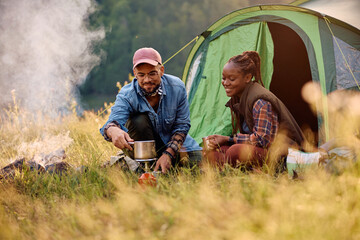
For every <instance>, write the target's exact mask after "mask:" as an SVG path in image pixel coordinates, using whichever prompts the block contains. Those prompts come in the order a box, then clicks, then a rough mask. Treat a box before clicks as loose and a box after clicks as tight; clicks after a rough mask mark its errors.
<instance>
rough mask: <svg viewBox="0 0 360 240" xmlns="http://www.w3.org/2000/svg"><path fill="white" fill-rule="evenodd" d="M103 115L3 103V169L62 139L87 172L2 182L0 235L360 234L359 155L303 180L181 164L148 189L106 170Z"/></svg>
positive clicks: (289, 236)
mask: <svg viewBox="0 0 360 240" xmlns="http://www.w3.org/2000/svg"><path fill="white" fill-rule="evenodd" d="M20 112H21V113H20ZM106 117H107V116H105V117H98V116H97V115H96V114H95V113H93V112H85V114H84V116H83V117H82V118H79V117H77V116H75V115H73V116H67V117H64V118H62V119H58V120H54V119H46V117H43V116H42V117H40V116H38V117H36V116H34V115H33V114H32V115H27V114H26V113H24V112H23V111H20V110H19V109H17V108H16V107H13V108H11V109H9V110H7V114H6V115H4V117H2V118H1V119H0V121H1V122H0V123H1V125H0V128H1V129H0V130H1V131H0V142H1V145H0V153H1V154H0V167H4V166H5V165H7V164H8V163H9V161H10V159H14V158H16V157H17V156H20V155H21V156H24V157H26V158H27V159H30V158H31V157H32V156H33V154H35V153H36V151H40V150H41V151H51V150H54V148H56V147H57V146H63V147H65V151H66V155H67V158H66V159H65V160H66V161H67V162H69V163H70V164H72V165H73V166H75V167H77V166H81V165H85V166H88V167H89V170H88V171H87V172H84V173H80V172H76V171H70V172H69V173H68V174H67V175H62V176H59V175H50V174H37V173H35V172H23V173H22V174H18V175H16V177H15V179H14V180H6V181H4V180H3V181H1V182H0V229H1V230H0V239H141V238H146V239H359V238H360V201H359V199H360V178H359V177H360V166H359V161H357V163H355V164H354V165H352V166H351V167H349V168H348V169H347V170H346V171H345V172H344V173H343V174H341V175H338V176H334V175H330V174H328V173H326V172H325V171H323V170H322V169H318V168H314V169H310V170H308V171H307V172H306V173H305V175H304V180H302V181H294V180H291V179H289V177H288V175H287V174H282V175H279V176H277V177H274V176H272V175H269V174H266V173H244V172H241V171H240V170H238V169H232V168H227V169H225V171H223V172H221V173H220V172H217V171H215V170H212V169H206V171H204V172H202V173H200V171H199V169H192V170H189V169H179V170H178V171H177V172H176V173H172V174H170V175H168V176H161V177H159V179H158V186H157V187H156V188H146V189H143V188H141V187H139V186H138V184H137V177H138V176H136V175H134V174H131V173H126V172H122V171H121V170H120V169H117V168H107V169H104V168H100V165H101V164H102V163H104V162H105V161H107V160H109V158H110V156H111V155H114V154H115V153H116V152H117V150H116V149H115V148H114V147H113V146H112V145H111V144H110V143H107V142H106V141H104V140H103V138H102V136H101V135H100V134H99V131H98V129H99V127H100V126H101V125H102V124H103V123H104V122H105V121H106ZM69 139H70V140H69ZM35 142H36V143H37V144H34V143H35ZM39 149H40V150H39Z"/></svg>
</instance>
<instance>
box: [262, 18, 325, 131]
mask: <svg viewBox="0 0 360 240" xmlns="http://www.w3.org/2000/svg"><path fill="white" fill-rule="evenodd" d="M268 27H269V30H270V33H271V36H272V39H273V43H274V61H273V63H274V71H273V76H272V80H271V84H270V90H271V91H272V92H273V93H274V94H275V95H276V96H277V97H278V98H279V99H280V100H281V101H283V102H284V104H285V105H286V106H287V108H288V109H289V111H290V112H291V114H292V115H293V116H294V118H295V120H296V121H297V122H298V124H299V126H300V127H301V128H303V129H304V128H310V129H311V130H312V131H313V132H314V133H317V130H318V120H317V117H316V116H315V114H314V113H313V112H312V111H311V109H310V107H309V105H308V103H306V102H305V101H304V100H303V98H302V96H301V89H302V87H303V86H304V84H305V83H306V82H309V81H312V77H311V70H310V63H309V57H308V54H307V50H306V47H305V44H304V43H303V41H302V39H301V38H300V36H299V35H298V34H297V33H296V32H295V31H294V30H292V29H291V28H289V27H287V26H286V25H283V24H280V23H274V22H268Z"/></svg>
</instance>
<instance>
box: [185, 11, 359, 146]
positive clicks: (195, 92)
mask: <svg viewBox="0 0 360 240" xmlns="http://www.w3.org/2000/svg"><path fill="white" fill-rule="evenodd" d="M270 23H271V24H280V25H281V26H284V27H286V28H289V29H291V30H292V31H294V32H295V33H296V34H297V35H298V37H300V39H301V41H300V43H301V42H302V43H301V44H303V45H304V46H305V48H304V49H305V50H304V51H306V56H307V61H308V64H307V68H309V72H310V75H309V77H307V78H309V79H304V80H306V81H311V80H312V81H315V82H319V83H320V86H321V90H322V92H323V94H324V95H326V94H328V93H330V92H332V91H334V90H337V89H342V88H345V89H346V88H354V86H358V83H357V82H356V79H359V78H360V76H359V71H358V68H359V65H360V64H359V53H360V31H359V30H358V29H356V28H354V27H352V26H350V25H348V24H346V23H344V22H341V21H340V20H337V19H334V18H332V17H330V16H326V15H322V14H320V13H318V12H315V11H312V10H309V9H305V8H300V7H295V6H289V5H259V6H254V7H249V8H244V9H240V10H238V11H235V12H232V13H230V14H228V15H225V16H224V17H223V18H221V19H219V20H218V21H217V22H215V23H214V24H213V25H211V26H210V27H209V28H208V29H207V30H206V31H204V32H203V34H201V36H200V37H199V39H198V41H197V42H196V43H195V45H194V46H193V48H192V50H191V51H190V53H189V56H188V59H187V61H186V64H185V68H184V72H183V79H184V81H185V83H186V88H187V90H188V98H189V99H188V100H189V104H190V113H191V124H192V127H191V129H190V134H191V135H192V136H193V137H194V138H195V140H196V141H198V142H199V143H200V142H201V138H202V137H204V136H207V135H209V134H214V133H217V134H222V135H227V134H230V133H231V120H230V112H229V109H226V108H225V106H224V104H225V103H226V102H227V101H228V99H229V98H228V97H227V96H226V94H225V91H223V89H222V86H221V73H222V68H223V66H224V65H225V63H226V61H227V60H228V59H229V58H230V57H232V56H234V55H237V54H241V53H242V52H243V51H246V50H255V51H258V52H259V54H260V57H261V59H262V68H261V70H262V78H263V81H264V84H265V87H266V88H268V89H269V88H270V90H271V86H273V85H274V84H271V83H272V81H275V83H276V81H280V80H279V79H274V78H273V70H274V65H273V64H274V63H273V61H274V52H278V51H274V45H276V46H277V47H279V44H274V42H273V40H272V39H273V37H272V34H275V33H274V32H271V31H278V32H276V34H280V35H281V34H282V32H281V28H277V27H275V26H276V25H272V26H274V27H272V28H273V30H272V29H269V26H270V25H269V24H270ZM276 29H277V30H276ZM284 32H286V31H284ZM282 37H283V38H286V36H282ZM289 44H291V43H289ZM297 44H299V43H297ZM339 46H340V49H339ZM280 47H281V46H280ZM294 48H297V46H295V45H294ZM340 50H343V51H340ZM302 55H303V54H302ZM343 55H344V56H345V58H346V59H347V62H349V66H350V69H352V70H353V71H355V79H352V78H351V77H350V76H349V69H348V68H345V67H344V66H345V64H344V62H345V61H344V57H343ZM283 56H284V54H283ZM285 57H287V56H285ZM293 57H294V58H296V56H293ZM280 62H282V63H284V61H280ZM285 64H286V62H285ZM279 67H282V66H277V69H279ZM292 67H293V68H294V71H302V69H296V66H295V67H294V66H292ZM299 67H300V65H299ZM303 70H305V69H303ZM276 76H277V77H278V76H280V75H278V74H277V75H276ZM295 76H296V75H295ZM304 76H305V75H304ZM306 76H307V75H306ZM294 79H296V77H295V78H294ZM282 81H283V80H282ZM289 81H291V79H289ZM301 81H303V80H301ZM301 84H302V83H301ZM301 84H300V85H299V84H294V86H297V87H298V88H300V87H301ZM275 85H276V84H275ZM275 85H274V86H275ZM289 91H300V89H295V90H291V89H289ZM300 100H302V99H300ZM322 106H323V107H325V109H326V107H327V102H326V99H325V98H324V100H323V103H322ZM295 110H296V111H301V109H295ZM290 111H292V109H290ZM327 118H328V117H327V114H326V112H325V114H324V116H323V118H321V119H320V118H318V122H319V128H320V127H321V128H325V138H326V135H328V133H327V131H328V130H327V121H328V119H327Z"/></svg>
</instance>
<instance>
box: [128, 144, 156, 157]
mask: <svg viewBox="0 0 360 240" xmlns="http://www.w3.org/2000/svg"><path fill="white" fill-rule="evenodd" d="M129 144H131V145H132V147H133V148H134V158H135V159H152V158H156V149H155V140H147V141H135V142H129Z"/></svg>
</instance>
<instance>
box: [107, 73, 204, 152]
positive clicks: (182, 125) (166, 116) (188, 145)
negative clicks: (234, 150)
mask: <svg viewBox="0 0 360 240" xmlns="http://www.w3.org/2000/svg"><path fill="white" fill-rule="evenodd" d="M161 88H162V90H163V94H162V95H161V96H160V103H159V107H158V110H157V112H155V111H154V109H153V108H152V107H151V106H150V104H149V103H148V101H147V100H146V98H145V96H144V95H143V94H142V92H141V90H140V86H139V84H138V81H137V79H136V78H134V80H133V81H132V82H131V83H130V84H128V85H125V86H124V87H122V88H121V90H120V92H119V93H118V95H117V96H116V101H115V105H114V106H113V107H112V108H111V113H110V116H109V119H108V121H107V122H106V123H105V125H104V126H103V127H102V128H101V129H100V132H101V134H102V135H103V136H104V128H105V126H106V125H107V124H108V123H110V122H113V121H116V122H117V123H118V124H119V125H120V127H121V129H122V130H124V131H126V132H127V131H128V130H127V129H126V128H125V126H124V125H125V123H126V121H127V120H128V119H129V116H130V114H132V113H137V112H139V113H147V114H148V116H149V118H150V120H151V122H152V125H153V127H154V129H155V131H156V132H157V133H158V134H159V136H160V137H161V139H162V141H163V142H164V143H165V144H167V143H168V142H169V141H170V139H171V136H172V135H173V134H174V133H175V132H182V133H186V134H187V133H188V131H189V129H190V111H189V103H188V101H187V97H186V90H185V85H184V83H183V82H182V81H181V80H180V79H179V78H178V77H175V76H172V75H169V74H164V75H163V76H162V77H161ZM183 147H184V148H185V149H186V151H188V152H190V151H196V150H201V149H202V148H201V147H200V146H199V144H198V143H197V142H196V141H195V140H194V139H193V138H192V137H190V136H189V135H187V136H186V139H185V142H184V144H183Z"/></svg>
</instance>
